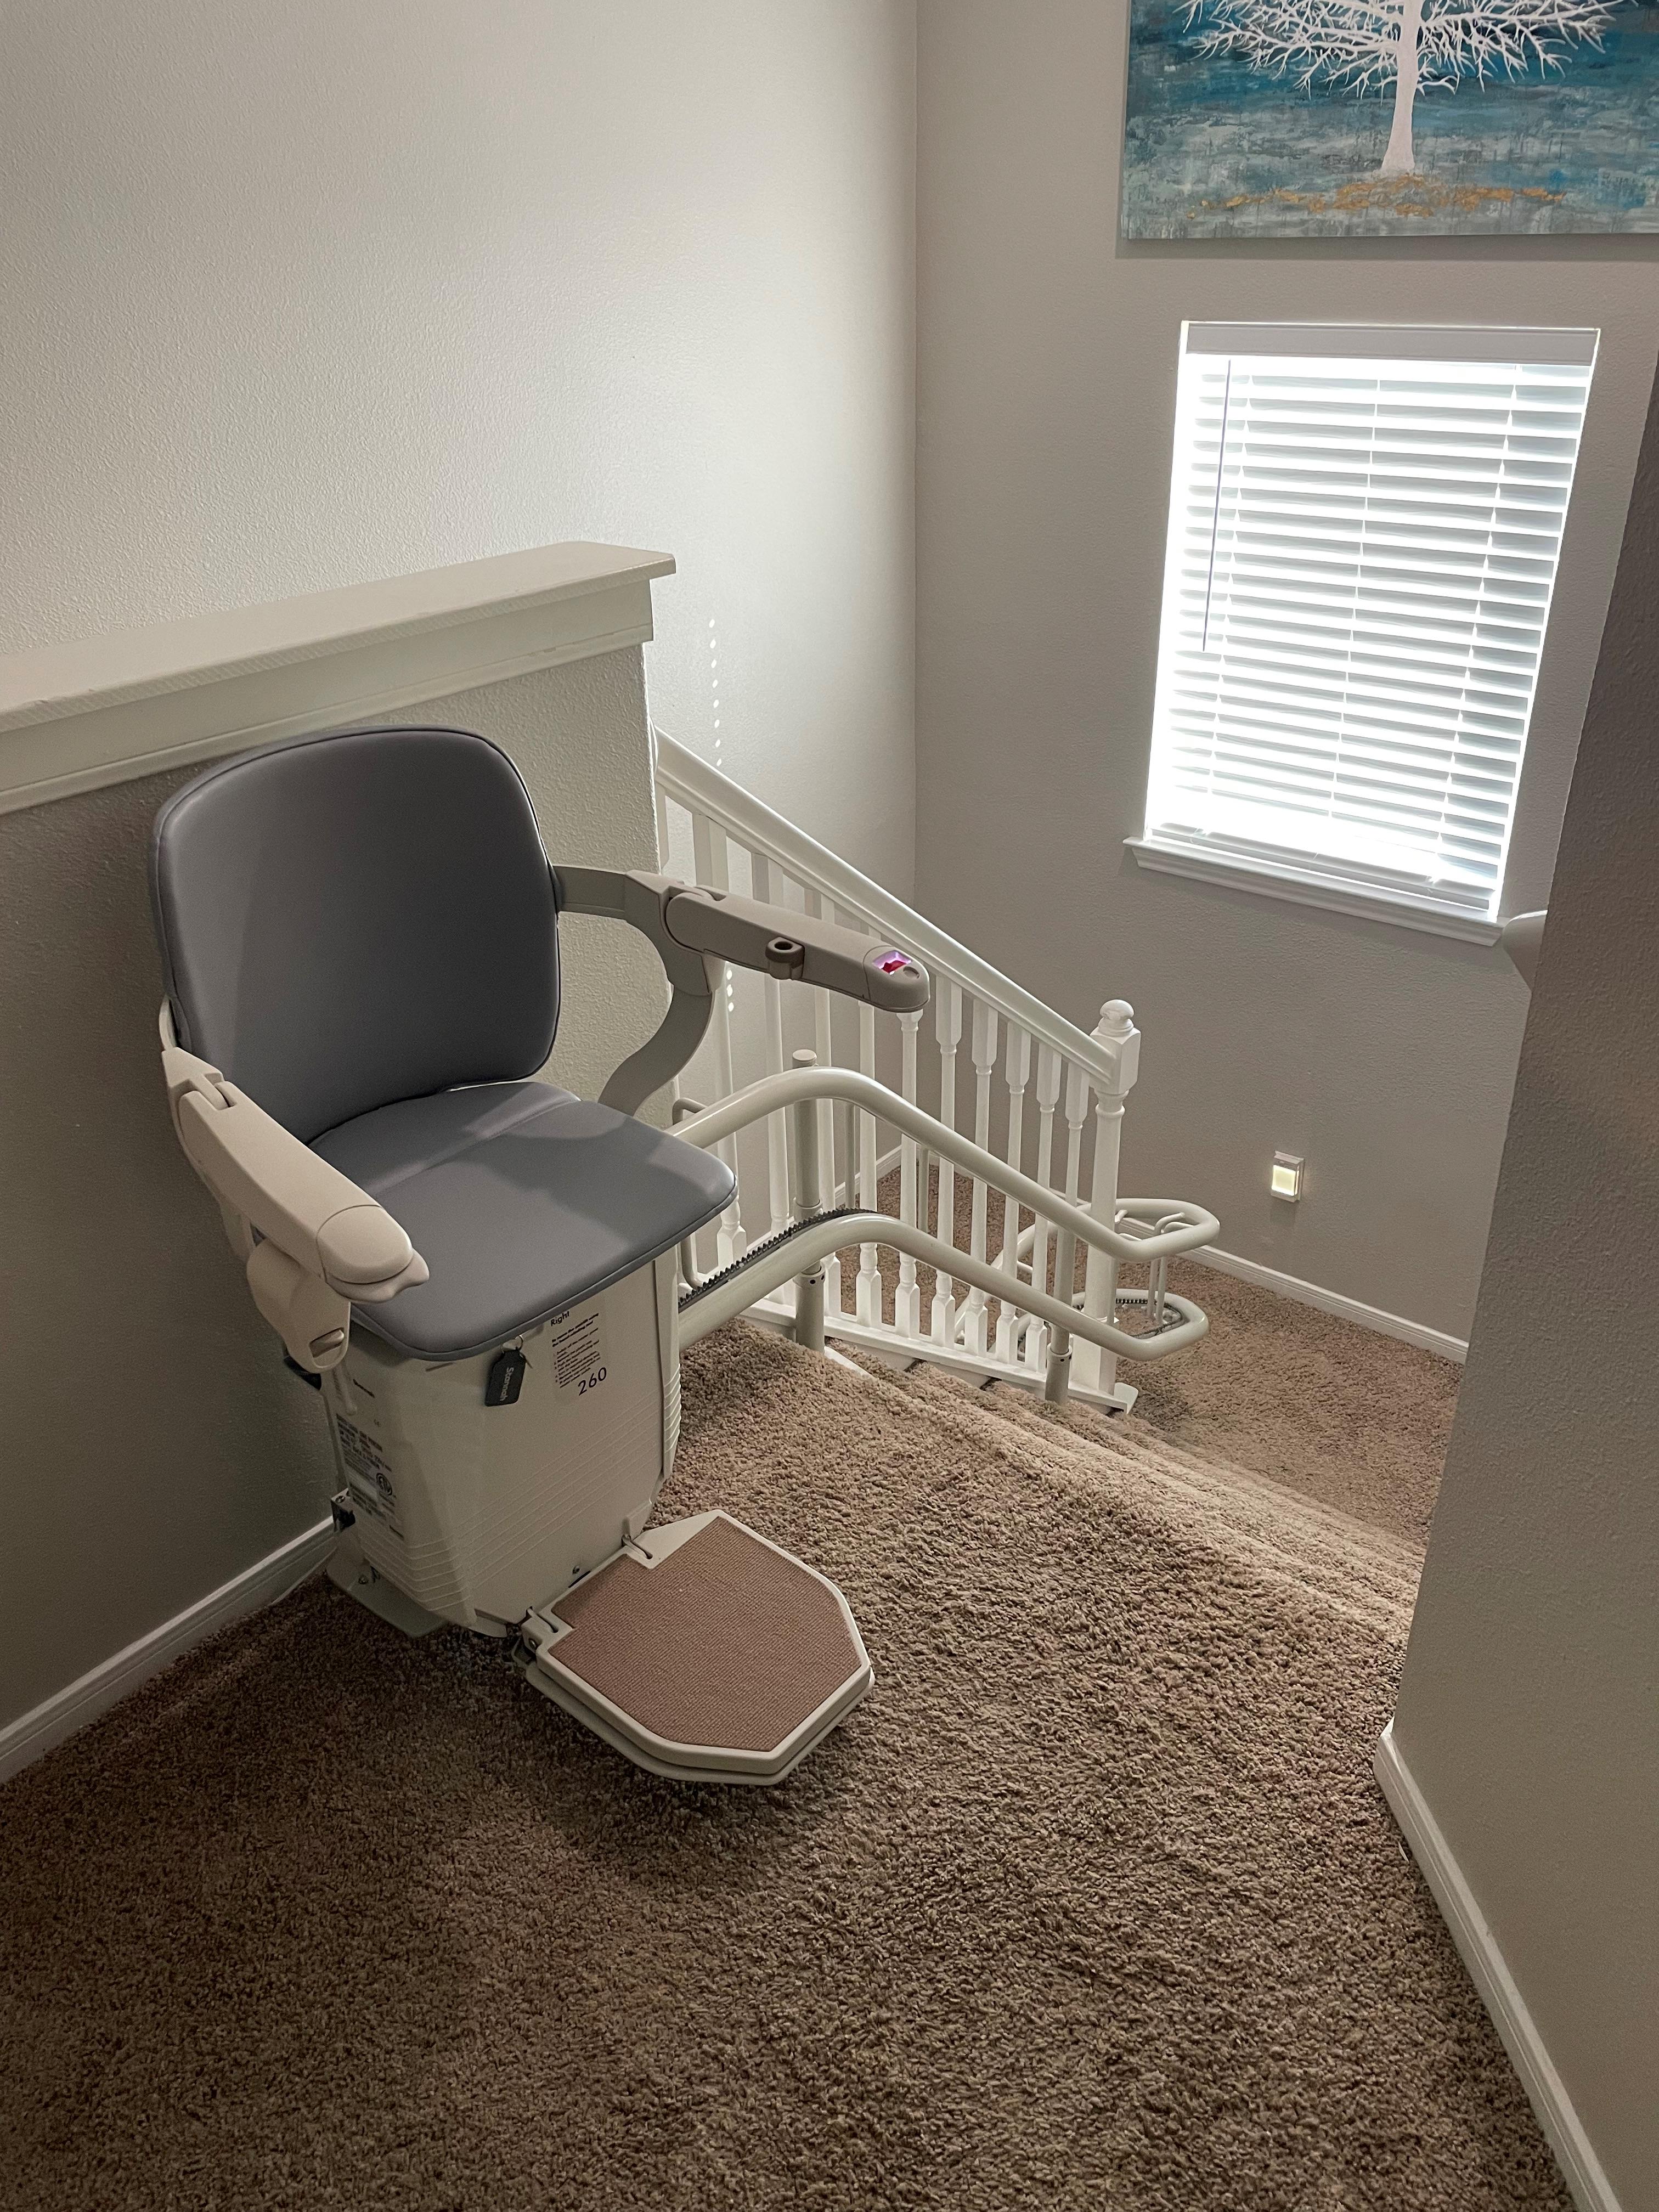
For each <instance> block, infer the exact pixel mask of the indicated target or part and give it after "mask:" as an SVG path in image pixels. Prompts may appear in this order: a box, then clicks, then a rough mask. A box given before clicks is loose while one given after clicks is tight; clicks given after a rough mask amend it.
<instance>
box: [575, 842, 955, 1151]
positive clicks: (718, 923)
mask: <svg viewBox="0 0 1659 2212" xmlns="http://www.w3.org/2000/svg"><path fill="white" fill-rule="evenodd" d="M553 884H554V894H555V897H556V902H557V905H558V908H559V911H560V913H561V914H586V915H597V916H599V917H600V918H601V919H603V920H606V921H625V922H626V923H627V924H628V925H629V927H630V928H631V929H636V930H638V931H639V933H641V936H642V937H646V938H648V939H650V941H651V943H652V945H654V946H655V948H656V951H657V954H658V957H659V959H660V960H661V962H662V964H663V968H664V971H665V974H666V975H667V977H668V981H669V982H670V984H671V986H672V988H673V998H672V1000H671V1003H670V1006H669V1009H668V1012H667V1014H666V1015H665V1017H664V1019H663V1023H662V1026H661V1028H660V1029H659V1030H658V1031H657V1033H656V1035H655V1036H653V1037H652V1038H651V1039H650V1040H649V1041H648V1042H647V1043H645V1044H643V1045H641V1048H640V1049H639V1050H638V1051H637V1052H636V1053H634V1054H630V1056H629V1058H628V1059H627V1060H623V1064H622V1066H620V1067H618V1068H617V1069H615V1070H614V1071H613V1072H612V1073H611V1078H610V1079H609V1081H608V1082H607V1083H606V1084H605V1088H604V1090H603V1091H601V1092H600V1093H599V1098H600V1103H602V1104H603V1105H606V1106H614V1107H616V1108H617V1110H618V1111H619V1112H620V1113H623V1114H636V1113H637V1112H638V1111H639V1109H640V1108H641V1106H642V1105H644V1103H645V1102H646V1100H647V1098H649V1097H651V1095H652V1094H653V1091H659V1090H660V1089H661V1088H662V1086H663V1085H664V1084H665V1083H667V1082H670V1081H671V1079H673V1078H674V1077H675V1076H677V1075H678V1073H679V1072H680V1070H681V1069H682V1068H683V1067H684V1066H685V1065H686V1063H687V1062H688V1061H689V1060H690V1058H691V1056H692V1054H694V1053H695V1052H696V1049H697V1047H698V1046H699V1045H700V1044H701V1043H702V1039H703V1035H704V1032H705V1031H706V1030H707V1029H708V1022H709V1018H710V1016H711V1014H712V1013H713V1012H714V993H715V992H716V990H717V989H718V988H719V987H720V971H721V969H722V966H723V965H724V963H726V962H728V961H729V962H731V963H732V964H733V965H734V966H737V967H739V968H753V969H758V970H759V972H760V973H761V974H762V975H775V976H776V977H777V978H778V979H779V980H780V981H795V982H801V983H813V984H817V985H819V986H820V987H822V988H823V989H825V990H829V991H839V992H841V993H842V994H844V995H845V996H847V997H848V998H854V999H862V1000H865V1001H866V1003H867V1004H869V1005H871V1006H880V1007H884V1008H886V1009H888V1010H890V1011H891V1012H895V1013H908V1012H916V1011H919V1010H920V1009H921V1007H923V1006H926V1005H927V994H928V991H929V989H930V987H931V986H930V984H929V981H928V977H927V969H925V968H924V967H923V966H922V964H921V962H920V961H919V960H917V959H915V958H914V957H912V955H910V954H909V953H908V952H903V951H900V950H899V948H898V947H897V946H896V945H872V944H871V943H870V940H869V939H868V938H866V937H860V935H859V934H858V933H857V932H856V931H854V930H850V929H839V928H837V927H836V925H835V924H834V923H833V922H826V921H817V920H815V919H814V918H813V917H812V916H811V915H800V914H794V913H792V912H791V911H790V909H789V908H787V907H781V906H763V905H762V904H761V903H760V902H759V901H758V900H756V899H746V898H738V897H736V896H733V895H732V893H730V892H727V891H711V890H701V889H698V890H688V888H687V887H686V885H685V884H681V883H676V882H675V881H674V879H673V878H672V877H671V876H653V875H647V874H646V873H645V872H643V871H642V870H639V869H622V868H565V867H558V868H555V869H554V871H553Z"/></svg>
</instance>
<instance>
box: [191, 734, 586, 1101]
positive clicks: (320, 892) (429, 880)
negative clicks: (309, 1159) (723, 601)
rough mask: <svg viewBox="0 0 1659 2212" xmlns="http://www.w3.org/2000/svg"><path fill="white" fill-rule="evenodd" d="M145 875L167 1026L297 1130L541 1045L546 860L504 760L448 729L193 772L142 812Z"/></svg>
mask: <svg viewBox="0 0 1659 2212" xmlns="http://www.w3.org/2000/svg"><path fill="white" fill-rule="evenodd" d="M150 890H151V896H152V897H153V899H154V901H155V927H156V933H157V935H158V937H159V939H160V940H161V957H162V961H163V963H164V964H165V967H166V970H167V994H168V996H169V997H170V999H171V1000H172V1002H173V1015H174V1018H175V1020H176V1022H177V1024H178V1027H179V1042H180V1043H181V1044H182V1045H184V1046H185V1048H187V1049H188V1050H189V1051H191V1052H193V1053H197V1054H199V1055H200V1056H201V1058H202V1059H204V1060H210V1061H211V1062H212V1063H213V1065H214V1066H216V1067H220V1068H222V1070H223V1071H224V1073H226V1074H227V1075H228V1077H229V1078H230V1079H231V1080H232V1082H234V1083H235V1084H237V1085H240V1088H241V1089H242V1090H244V1091H246V1092H247V1093H248V1095H249V1097H252V1098H253V1099H255V1100H257V1101H258V1103H259V1104H260V1105H261V1106H263V1107H264V1109H265V1111H266V1112H267V1113H268V1114H271V1115H275V1117H276V1120H277V1121H281V1122H282V1123H283V1125H284V1127H287V1128H289V1129H290V1130H292V1132H293V1133H294V1134H295V1136H296V1137H302V1138H305V1139H307V1140H309V1139H311V1138H313V1137H314V1136H316V1135H318V1134H319V1133H320V1132H321V1131H323V1130H325V1129H331V1128H333V1127H336V1126H337V1124H338V1123H340V1122H342V1121H349V1120H350V1119H351V1118H352V1117H353V1116H354V1115H358V1114H365V1113H368V1111H369V1110H370V1109H372V1108H374V1107H376V1106H385V1105H389V1104H390V1103H392V1101H393V1100H394V1099H398V1098H414V1097H423V1096H424V1095H425V1094H426V1093H428V1092H429V1091H446V1090H448V1089H450V1088H452V1087H453V1085H456V1084H461V1083H489V1082H496V1081H502V1080H506V1079H510V1078H513V1077H516V1076H526V1075H531V1074H533V1073H535V1071H536V1070H537V1069H538V1067H540V1066H541V1065H542V1063H543V1061H544V1060H545V1059H546V1058H547V1055H548V1054H549V1053H550V1051H551V1049H552V1047H553V1036H554V1031H555V1030H556V1027H557V1025H558V1018H559V956H558V940H557V935H556V919H555V908H554V900H553V882H552V872H551V871H550V868H549V866H548V864H547V856H546V854H545V853H544V851H543V849H542V842H541V837H540V834H539V833H538V829H537V827H536V817H535V813H534V811H533V810H532V806H531V804H530V794H529V793H528V792H527V791H526V789H525V787H524V784H523V782H522V781H521V780H520V775H519V772H518V770H517V769H515V768H514V767H513V763H512V762H511V761H510V760H508V759H507V756H506V755H505V754H504V753H502V752H501V751H499V750H497V749H496V747H495V746H494V745H492V744H489V743H488V742H487V741H486V740H485V739H484V738H478V737H473V736H471V735H470V734H469V733H468V732H465V731H464V730H428V729H406V730H351V731H344V732H337V733H336V734H333V735H331V736H325V737H315V738H295V739H294V740H292V741H291V742H289V743H288V744H278V745H270V746H266V747H265V748H264V749H263V750H260V751H258V752H255V753H248V754H245V755H244V756H243V757H241V758H240V759H239V760H234V761H230V762H228V763H225V764H224V765H223V766H222V767H219V768H214V769H209V771H208V773H207V774H206V775H200V776H197V778H196V780H195V781H194V782H192V783H188V784H186V785H185V787H184V788H183V789H182V790H181V791H178V792H175V793H173V797H172V798H171V799H169V800H168V801H167V805H165V806H164V807H163V808H162V809H161V812H160V814H158V815H157V817H156V818H155V837H154V841H153V842H152V845H151V850H150Z"/></svg>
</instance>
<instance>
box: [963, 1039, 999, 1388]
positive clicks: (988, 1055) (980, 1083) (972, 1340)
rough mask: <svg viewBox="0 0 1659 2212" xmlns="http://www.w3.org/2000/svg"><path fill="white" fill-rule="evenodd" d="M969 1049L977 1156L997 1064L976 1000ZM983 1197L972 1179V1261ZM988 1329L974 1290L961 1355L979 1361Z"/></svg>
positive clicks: (979, 1248)
mask: <svg viewBox="0 0 1659 2212" xmlns="http://www.w3.org/2000/svg"><path fill="white" fill-rule="evenodd" d="M969 1049H970V1050H971V1052H972V1054H973V1056H974V1142H975V1144H976V1145H977V1146H979V1148H980V1150H981V1152H986V1151H987V1150H988V1149H989V1146H990V1142H991V1077H992V1075H993V1074H994V1072H995V1069H996V1064H997V1017H996V1012H995V1009H994V1007H991V1006H986V1005H985V1004H984V1003H983V1001H982V1000H979V999H975V1001H974V1018H973V1024H972V1034H971V1041H970V1045H969ZM986 1195H987V1194H986V1188H985V1185H984V1183H983V1182H981V1180H980V1178H979V1176H975V1177H974V1220H973V1231H972V1233H971V1235H970V1237H969V1251H970V1252H971V1253H972V1254H973V1255H974V1257H975V1260H982V1259H983V1258H984V1257H985V1202H986ZM989 1326H990V1324H989V1322H987V1319H986V1316H985V1293H984V1291H981V1290H980V1289H978V1288H977V1287H976V1288H975V1289H973V1290H971V1291H969V1293H968V1304H967V1305H966V1307H965V1308H964V1309H963V1320H962V1342H963V1349H964V1351H968V1352H977V1353H979V1354H980V1355H981V1357H983V1355H984V1352H985V1348H986V1335H987V1330H988V1328H989Z"/></svg>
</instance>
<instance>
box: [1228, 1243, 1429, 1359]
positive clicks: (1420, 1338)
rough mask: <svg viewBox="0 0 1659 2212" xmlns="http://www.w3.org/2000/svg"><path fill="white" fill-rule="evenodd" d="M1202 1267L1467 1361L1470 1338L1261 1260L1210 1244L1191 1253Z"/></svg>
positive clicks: (1405, 1342) (1358, 1324)
mask: <svg viewBox="0 0 1659 2212" xmlns="http://www.w3.org/2000/svg"><path fill="white" fill-rule="evenodd" d="M1187 1257H1188V1259H1189V1260H1195V1261H1197V1262H1198V1264H1199V1266H1200V1267H1213V1268H1214V1269H1215V1270H1216V1272H1217V1273H1218V1274H1223V1275H1237V1278H1238V1279H1239V1281H1240V1282H1242V1283H1259V1284H1260V1285H1261V1287H1262V1289H1263V1290H1264V1291H1275V1292H1276V1293H1277V1294H1278V1296H1279V1297H1281V1298H1294V1299H1295V1300H1296V1302H1297V1304H1298V1305H1304V1306H1316V1307H1317V1308H1318V1310H1319V1311H1320V1312H1321V1313H1328V1314H1335V1315H1336V1316H1337V1317H1338V1319H1339V1320H1341V1321H1351V1322H1354V1323H1355V1324H1356V1325H1357V1326H1358V1328H1371V1329H1375V1330H1376V1333H1377V1334H1378V1335H1379V1336H1396V1337H1398V1338H1399V1339H1400V1340H1401V1343H1402V1344H1415V1345H1417V1346H1419V1348H1420V1349H1421V1350H1422V1351H1424V1352H1438V1354H1439V1355H1440V1357H1441V1358H1442V1359H1455V1361H1456V1362H1457V1363H1458V1364H1459V1366H1462V1364H1463V1362H1464V1360H1466V1359H1467V1358H1468V1354H1469V1346H1468V1338H1467V1337H1462V1336H1448V1335H1447V1334H1446V1333H1445V1331H1444V1330H1443V1329H1438V1328H1426V1327H1425V1325H1424V1323H1423V1322H1420V1321H1407V1319H1406V1317H1405V1316H1404V1315H1403V1314H1391V1313H1384V1312H1383V1309H1382V1307H1381V1306H1368V1305H1363V1304H1361V1303H1360V1301H1359V1300H1358V1298H1345V1297H1343V1296H1342V1294H1341V1292H1340V1291H1327V1290H1324V1289H1322V1288H1321V1286H1320V1285H1319V1284H1317V1283H1304V1281H1303V1280H1302V1279H1301V1277H1300V1276H1299V1275H1281V1274H1280V1273H1279V1270H1278V1268H1277V1267H1263V1266H1262V1264H1261V1261H1259V1260H1241V1259H1240V1258H1239V1256H1238V1255H1237V1253H1236V1252H1218V1250H1217V1249H1216V1248H1215V1246H1214V1245H1213V1244H1207V1245H1206V1246H1205V1248H1204V1249H1203V1250H1202V1251H1201V1252H1189V1253H1188V1255H1187Z"/></svg>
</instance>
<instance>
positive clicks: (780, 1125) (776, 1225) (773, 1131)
mask: <svg viewBox="0 0 1659 2212" xmlns="http://www.w3.org/2000/svg"><path fill="white" fill-rule="evenodd" d="M749 865H750V869H751V870H752V872H753V881H754V885H755V896H756V897H757V899H759V900H761V901H762V902H763V903H769V902H771V901H772V900H773V899H775V898H776V897H777V896H778V890H779V888H780V886H778V885H777V884H775V883H774V880H773V875H772V863H771V861H770V860H769V859H768V857H767V855H766V854H764V853H751V854H750V860H749ZM761 987H762V990H763V993H764V994H765V1001H766V1003H765V1010H764V1011H765V1021H766V1072H767V1073H768V1074H769V1075H781V1074H782V1073H783V1071H784V1065H785V1062H784V1057H783V986H782V984H781V983H780V982H779V981H778V979H777V977H776V976H775V975H768V976H767V977H766V978H765V979H764V981H763V983H762V986H761ZM766 1196H767V1202H768V1206H769V1210H770V1212H771V1217H772V1221H771V1233H772V1235H773V1236H776V1235H777V1233H778V1231H779V1230H780V1229H781V1228H782V1227H783V1225H784V1224H785V1223H786V1222H787V1220H788V1218H789V1140H788V1133H787V1121H786V1119H785V1116H784V1115H782V1114H769V1115H767V1117H766Z"/></svg>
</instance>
